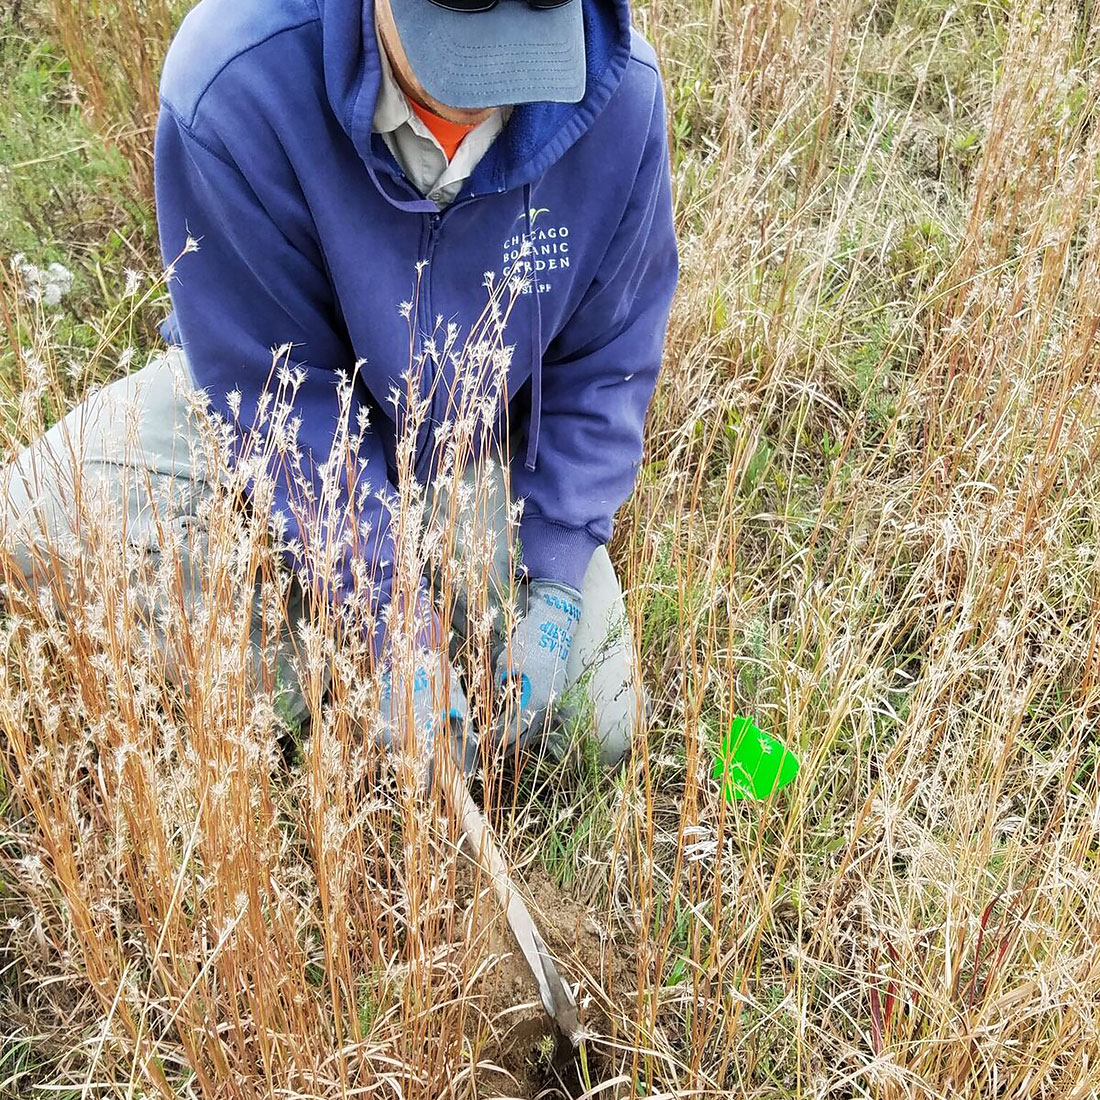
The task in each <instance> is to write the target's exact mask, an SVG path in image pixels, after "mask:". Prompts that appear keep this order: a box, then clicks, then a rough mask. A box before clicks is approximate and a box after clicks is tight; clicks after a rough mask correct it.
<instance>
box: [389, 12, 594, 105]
mask: <svg viewBox="0 0 1100 1100" xmlns="http://www.w3.org/2000/svg"><path fill="white" fill-rule="evenodd" d="M390 8H391V10H392V11H393V19H394V22H395V23H396V24H397V33H398V34H399V35H400V36H401V45H402V46H403V47H404V49H405V55H406V56H407V57H408V59H409V64H410V66H412V71H413V72H414V73H415V74H416V79H417V80H418V81H419V82H420V83H421V85H422V86H423V87H424V90H425V91H426V92H427V93H428V94H429V95H430V96H432V98H433V99H437V100H439V102H440V103H444V104H446V105H447V106H448V107H456V108H458V109H460V110H461V109H470V110H476V109H479V108H483V107H505V106H509V105H514V104H518V103H541V102H548V103H579V102H580V100H582V99H583V98H584V89H585V75H586V74H585V52H584V17H583V14H582V11H581V0H569V2H568V3H566V4H563V5H562V6H561V7H558V8H551V9H549V10H536V9H534V8H531V7H528V5H527V4H526V3H523V2H522V0H499V2H498V3H497V5H496V7H495V8H493V9H492V10H491V11H486V12H460V11H451V10H450V9H448V8H443V7H440V6H439V5H438V4H434V3H432V0H390Z"/></svg>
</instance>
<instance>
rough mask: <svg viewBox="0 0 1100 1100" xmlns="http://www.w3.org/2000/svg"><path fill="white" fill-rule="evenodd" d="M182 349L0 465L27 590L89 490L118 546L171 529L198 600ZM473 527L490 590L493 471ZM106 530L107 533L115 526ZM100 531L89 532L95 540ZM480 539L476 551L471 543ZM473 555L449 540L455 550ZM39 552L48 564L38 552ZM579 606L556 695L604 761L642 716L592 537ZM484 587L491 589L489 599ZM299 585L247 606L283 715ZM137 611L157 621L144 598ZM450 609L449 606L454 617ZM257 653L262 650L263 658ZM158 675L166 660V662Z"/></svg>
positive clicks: (8, 528) (48, 580)
mask: <svg viewBox="0 0 1100 1100" xmlns="http://www.w3.org/2000/svg"><path fill="white" fill-rule="evenodd" d="M190 390H191V381H190V376H189V372H188V370H187V364H186V360H185V359H184V356H183V353H182V351H181V350H180V349H178V348H173V349H170V350H169V351H168V353H167V354H166V355H164V356H161V357H159V358H157V359H155V360H153V361H152V362H151V363H150V364H149V365H148V366H147V367H145V368H144V369H143V370H140V371H137V372H136V373H134V374H131V375H129V376H127V377H125V378H122V379H119V380H118V381H117V382H114V383H112V384H111V385H109V386H106V387H104V388H103V389H101V390H99V391H97V392H96V393H94V394H93V395H92V396H90V397H89V398H88V399H87V400H86V401H85V402H83V404H81V405H79V406H77V407H76V408H75V409H73V410H72V411H71V412H70V413H69V414H68V415H67V416H66V417H64V419H62V420H61V421H59V422H58V423H57V424H55V425H54V426H53V427H52V428H51V429H50V430H49V431H48V432H47V433H46V434H45V435H44V436H42V438H40V439H39V440H37V441H36V442H34V443H32V444H31V445H30V446H28V447H26V448H25V449H24V450H23V451H22V452H21V453H20V454H19V455H18V457H17V458H16V459H15V460H14V461H12V462H11V463H9V464H8V465H7V466H6V467H5V468H4V469H3V470H2V471H0V524H2V529H0V533H2V536H3V540H4V546H5V548H6V550H7V551H8V553H9V554H11V555H12V557H13V558H14V562H15V564H16V566H17V568H18V569H19V570H20V571H21V573H22V575H23V578H24V580H25V582H26V583H27V584H28V585H29V586H32V587H35V588H38V587H42V586H44V585H46V584H52V585H57V584H59V583H60V584H63V585H64V584H66V583H67V573H66V567H65V559H66V556H67V555H68V554H76V553H78V552H79V550H80V547H81V545H82V543H84V542H85V538H84V535H83V534H82V525H83V523H86V522H87V521H86V519H83V520H82V518H81V516H82V510H81V507H80V501H81V500H82V499H87V498H89V497H90V496H92V495H95V496H96V497H97V499H98V500H99V502H100V505H101V507H102V506H103V505H104V504H105V505H106V507H105V509H104V511H103V512H102V514H103V515H104V516H105V517H107V519H108V521H109V522H110V523H111V524H112V525H117V532H116V531H114V530H112V531H111V532H110V541H111V542H112V544H117V545H118V547H119V548H120V551H122V552H125V553H128V554H137V555H139V556H140V555H153V556H155V555H156V554H157V553H158V552H159V547H158V538H157V532H158V531H160V532H163V530H164V529H165V526H168V527H178V528H179V529H180V531H181V532H183V537H181V538H180V539H179V540H178V545H179V547H180V553H181V555H183V558H184V561H183V569H182V577H183V580H184V587H185V594H184V600H185V602H186V603H187V604H189V605H190V606H191V607H192V608H195V609H197V608H199V607H200V605H201V603H202V601H203V599H204V592H203V583H202V580H203V576H204V569H203V558H204V554H205V552H206V547H207V540H206V533H205V531H204V530H203V528H202V523H201V519H200V512H201V511H202V509H201V505H202V503H203V501H204V499H206V498H208V497H209V496H210V495H211V494H212V493H213V492H214V491H215V484H214V482H213V480H212V478H211V477H210V476H209V475H208V473H207V469H206V464H205V462H204V459H203V453H202V447H201V444H200V440H199V433H198V430H197V426H196V424H195V423H194V417H193V416H192V415H189V413H188V410H189V408H190V407H191V404H192V402H191V400H190V399H189V396H188V395H189V393H190ZM478 508H479V515H478V522H479V524H481V530H482V531H485V530H488V531H489V532H490V535H491V538H490V541H491V546H492V559H493V560H492V563H491V567H490V569H491V575H492V576H494V577H495V578H496V581H497V582H498V583H496V584H494V585H491V588H490V591H491V593H492V592H493V591H497V592H503V591H506V590H507V588H508V584H507V583H506V571H507V569H508V562H509V546H508V537H509V530H510V527H509V524H508V511H509V509H508V499H507V491H506V487H505V481H504V478H503V476H502V474H501V473H500V471H499V470H497V472H496V474H495V476H494V477H493V479H492V484H491V490H490V492H489V493H488V496H487V498H486V494H485V493H484V491H483V492H482V499H481V503H480V504H479V505H478ZM116 535H117V537H116ZM102 544H103V531H102V530H100V531H98V532H97V545H102ZM484 551H485V544H484V542H482V543H480V544H479V547H478V548H477V551H476V552H478V553H484ZM464 552H474V548H473V547H466V546H464V545H463V540H462V538H461V537H460V538H459V540H458V546H457V553H458V555H459V557H460V558H461V555H462V554H463V553H464ZM44 561H50V562H52V563H53V564H52V566H51V568H50V569H48V570H47V571H45V572H44V571H43V569H42V563H43V562H44ZM583 595H584V603H583V615H582V618H581V621H580V624H579V626H578V629H577V634H576V637H575V639H574V643H573V647H572V650H571V653H570V657H569V664H568V667H567V692H566V694H567V697H570V696H571V697H572V698H573V700H574V703H576V701H577V697H578V696H581V697H582V699H583V701H584V703H585V706H584V707H583V710H584V712H586V713H587V714H590V716H591V730H592V733H593V734H594V735H595V737H596V738H597V740H598V742H599V745H600V755H601V758H602V760H603V762H604V763H606V764H614V763H617V762H618V761H620V760H621V759H622V758H623V756H624V755H625V754H626V752H627V750H628V749H629V747H630V744H631V740H632V738H633V737H634V735H635V732H636V731H637V730H638V729H639V728H640V726H641V724H642V721H643V716H644V706H645V703H644V696H643V694H642V690H641V686H640V681H639V678H638V674H637V669H636V663H635V659H634V647H633V643H632V640H631V635H630V629H629V624H628V620H627V617H626V611H625V608H624V605H623V596H622V590H621V589H620V587H619V582H618V579H617V578H616V576H615V571H614V569H613V567H612V565H611V560H610V558H609V557H608V555H607V550H606V549H605V548H604V547H600V548H599V549H598V550H597V551H596V552H595V554H593V556H592V560H591V562H590V563H589V565H588V570H587V572H586V573H585V576H584V585H583ZM490 598H492V595H491V596H490ZM301 600H302V598H301V593H300V592H299V591H298V590H297V589H296V586H292V588H291V595H290V597H289V600H288V604H287V614H286V622H285V623H283V624H282V633H281V634H280V635H279V636H278V637H276V638H274V639H273V638H272V637H271V627H270V622H269V621H268V622H266V623H265V621H264V619H263V616H262V615H261V614H260V610H259V587H258V583H257V594H256V601H255V604H254V613H253V631H252V647H253V665H254V668H256V670H257V675H261V670H265V669H266V675H267V676H268V677H271V676H272V675H273V674H274V675H277V676H278V680H277V683H278V684H279V686H280V688H281V689H282V711H283V713H284V714H285V715H286V716H287V717H289V718H290V719H291V720H294V721H302V720H305V719H306V718H308V715H309V708H308V705H307V703H306V700H305V698H304V697H303V694H302V692H301V690H299V687H298V685H299V682H300V681H299V672H298V667H299V666H298V661H297V656H296V653H297V647H296V646H295V644H294V637H293V628H292V626H291V624H295V623H297V622H298V621H299V620H300V619H301V618H302V602H301ZM148 610H149V614H148V621H149V622H151V623H155V622H156V621H157V619H158V614H157V611H158V609H157V608H156V607H152V608H150V609H148ZM460 618H461V616H456V621H458V619H460ZM265 654H266V656H265ZM166 668H167V669H168V670H169V674H171V668H172V662H171V660H170V659H169V660H167V661H166Z"/></svg>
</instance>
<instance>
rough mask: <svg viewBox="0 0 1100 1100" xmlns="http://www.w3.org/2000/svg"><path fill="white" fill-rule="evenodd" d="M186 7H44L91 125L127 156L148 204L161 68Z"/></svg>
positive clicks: (111, 2)
mask: <svg viewBox="0 0 1100 1100" xmlns="http://www.w3.org/2000/svg"><path fill="white" fill-rule="evenodd" d="M191 6H192V4H191V3H190V0H46V8H47V10H48V14H49V18H50V24H51V28H52V31H53V34H54V35H55V36H56V39H57V42H58V44H59V45H60V46H61V48H62V49H63V50H64V51H65V56H66V57H67V58H68V59H69V64H70V65H71V66H72V75H73V81H74V82H75V84H76V86H77V89H78V91H79V93H80V97H81V101H82V103H83V104H84V106H85V108H86V109H87V111H88V113H89V115H90V116H91V118H92V121H93V123H94V124H95V126H96V127H97V128H98V129H99V131H100V132H101V133H102V134H103V136H104V137H105V138H106V140H107V141H108V142H109V143H110V144H112V145H115V146H117V147H118V149H119V150H120V151H121V152H122V154H123V155H124V156H125V157H126V159H127V161H128V162H129V164H130V167H131V169H132V171H133V175H134V185H135V188H136V190H137V192H138V194H139V195H140V196H141V197H142V198H144V199H145V200H146V201H147V202H151V201H152V198H153V129H154V126H155V123H156V117H157V106H158V95H157V86H158V83H159V80H160V65H161V61H162V60H163V57H164V49H165V45H166V43H168V42H169V41H171V38H172V34H173V33H174V31H175V28H176V26H177V25H178V23H179V20H180V18H181V16H182V14H183V13H184V11H186V10H187V8H189V7H191Z"/></svg>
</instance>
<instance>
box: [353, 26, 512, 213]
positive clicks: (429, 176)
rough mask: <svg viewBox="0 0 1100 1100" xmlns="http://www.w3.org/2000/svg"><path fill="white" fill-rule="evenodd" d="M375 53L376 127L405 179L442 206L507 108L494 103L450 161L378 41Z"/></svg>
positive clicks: (448, 201)
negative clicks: (379, 69) (377, 73)
mask: <svg viewBox="0 0 1100 1100" xmlns="http://www.w3.org/2000/svg"><path fill="white" fill-rule="evenodd" d="M378 54H379V57H380V59H381V62H382V83H381V85H380V86H379V89H378V102H377V103H376V104H375V107H374V124H373V128H374V132H375V133H376V134H381V135H382V138H383V140H384V141H385V142H386V145H387V146H388V147H389V150H390V152H391V153H393V156H394V160H396V161H397V163H398V164H399V165H400V166H401V170H402V171H403V172H404V173H405V175H406V176H407V177H408V179H409V182H410V183H411V184H412V185H413V186H414V187H415V188H416V189H417V190H418V191H419V192H420V193H421V194H422V195H423V196H424V197H425V198H426V199H431V201H432V202H434V203H436V204H437V205H438V206H439V207H440V209H442V208H443V207H445V206H449V205H450V204H451V203H452V202H453V201H454V198H455V196H456V195H457V194H458V193H459V191H461V190H462V185H463V184H464V183H465V182H466V180H468V179H469V178H470V176H471V175H472V174H473V171H474V169H475V168H476V167H477V165H478V162H479V161H480V160H481V158H482V157H483V156H484V155H485V152H486V150H487V149H488V148H489V146H490V145H492V144H493V141H494V140H495V139H496V136H497V134H499V133H500V131H501V130H502V129H503V128H504V123H505V122H506V121H507V114H506V111H505V110H504V109H501V108H499V107H498V108H497V109H496V110H495V111H493V113H492V114H491V115H489V117H488V118H486V119H484V120H483V121H482V122H480V123H479V124H478V125H477V126H475V127H474V129H473V130H471V131H470V132H469V133H468V134H467V135H466V137H465V138H464V139H463V142H462V144H461V145H460V146H459V147H458V150H457V151H456V152H455V155H454V158H453V159H452V160H451V161H450V163H448V162H447V154H446V153H444V152H443V146H441V145H440V144H439V142H438V141H437V140H436V138H435V135H434V134H432V132H431V131H430V130H429V129H428V127H427V126H425V125H424V123H423V122H422V121H421V120H420V118H419V117H418V116H417V114H416V112H415V111H413V109H412V108H411V107H410V106H409V101H408V100H407V99H406V98H405V93H404V92H403V91H402V90H401V86H400V85H399V84H398V83H397V80H396V79H395V77H394V75H393V70H392V69H391V68H390V61H389V58H388V57H387V56H386V51H385V49H384V47H383V46H382V43H381V41H379V43H378Z"/></svg>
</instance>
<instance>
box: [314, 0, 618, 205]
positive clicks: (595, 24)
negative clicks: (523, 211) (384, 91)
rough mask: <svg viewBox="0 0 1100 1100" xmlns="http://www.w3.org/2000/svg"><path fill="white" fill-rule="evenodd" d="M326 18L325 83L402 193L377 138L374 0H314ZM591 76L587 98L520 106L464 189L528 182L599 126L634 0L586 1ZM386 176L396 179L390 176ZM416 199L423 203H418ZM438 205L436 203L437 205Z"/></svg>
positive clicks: (370, 156)
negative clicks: (374, 134) (375, 134)
mask: <svg viewBox="0 0 1100 1100" xmlns="http://www.w3.org/2000/svg"><path fill="white" fill-rule="evenodd" d="M314 2H315V4H316V7H317V10H318V13H319V15H320V18H321V29H322V39H323V50H324V62H323V63H324V76H325V89H326V92H327V95H328V99H329V103H330V104H331V106H332V109H333V111H334V112H335V114H336V117H337V118H338V119H339V120H340V123H341V125H342V126H343V128H344V130H345V131H346V132H347V134H348V136H349V137H350V138H351V140H352V142H353V143H354V144H355V147H356V149H358V150H359V153H360V155H361V156H362V157H363V159H364V161H365V162H366V163H367V167H368V168H370V169H371V175H372V177H374V179H375V181H376V183H377V184H378V186H379V189H380V190H382V192H383V194H384V195H385V197H386V198H387V199H390V200H391V201H394V200H396V201H397V202H405V201H407V199H408V192H406V193H405V194H398V193H396V192H398V191H399V189H400V185H399V184H398V183H397V181H398V180H400V178H401V177H400V172H399V170H398V168H397V166H396V164H395V163H394V161H393V159H392V157H390V156H389V154H388V150H387V149H386V147H385V143H384V142H381V141H375V140H372V138H373V135H372V123H373V119H374V106H375V101H376V100H377V98H378V89H379V85H380V83H381V74H382V70H381V64H380V61H379V57H378V43H377V39H376V37H375V31H374V0H314ZM583 3H584V34H585V50H586V68H587V79H586V85H585V94H584V98H583V99H582V100H581V101H580V102H579V103H528V104H522V105H520V106H518V107H515V108H514V109H513V111H512V115H511V118H510V119H509V121H508V125H507V126H506V127H505V129H504V131H503V133H502V134H501V135H500V137H499V138H498V139H497V140H496V141H495V142H494V143H493V145H492V146H491V147H490V149H489V151H488V152H487V153H486V155H485V156H484V157H482V159H481V162H480V163H479V164H478V166H477V169H476V170H475V172H474V174H473V176H472V177H471V178H470V179H469V180H468V181H467V183H466V185H465V188H464V193H466V194H485V193H492V192H499V191H508V190H512V189H513V188H516V187H522V186H523V185H524V184H526V183H530V182H531V181H532V180H534V179H537V178H538V177H539V176H540V175H542V174H543V173H544V172H545V171H546V170H547V168H549V167H550V165H552V164H553V163H554V162H555V161H557V160H558V159H559V158H560V157H561V156H562V154H564V153H565V151H566V150H567V149H569V147H570V146H571V145H572V144H573V143H574V142H575V141H577V139H578V138H579V137H581V135H582V134H584V133H585V131H586V130H587V129H588V128H589V127H590V126H591V125H592V123H593V121H594V120H595V119H596V118H597V117H598V116H599V114H600V112H601V111H602V110H603V109H604V107H605V106H606V105H607V103H608V101H609V100H610V99H611V96H612V95H613V94H614V92H615V90H616V88H618V86H619V82H620V81H621V80H622V75H623V71H624V69H625V68H626V64H627V61H628V60H629V59H630V50H631V39H630V8H629V3H628V0H583ZM380 175H384V176H387V177H389V179H390V180H391V181H393V182H383V180H382V179H380V178H379V177H380ZM413 205H420V203H418V202H415V201H414V204H413ZM433 209H434V205H433Z"/></svg>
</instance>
